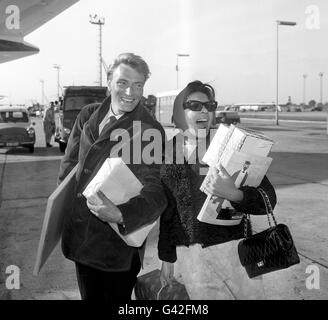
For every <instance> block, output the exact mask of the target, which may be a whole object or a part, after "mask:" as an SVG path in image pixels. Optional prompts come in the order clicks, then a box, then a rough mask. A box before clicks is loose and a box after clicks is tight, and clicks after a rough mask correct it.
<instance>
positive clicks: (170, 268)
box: [160, 261, 174, 287]
mask: <svg viewBox="0 0 328 320" xmlns="http://www.w3.org/2000/svg"><path fill="white" fill-rule="evenodd" d="M173 275H174V263H171V262H166V261H163V262H162V269H161V274H160V281H161V284H162V287H165V286H167V285H171V284H172V282H173Z"/></svg>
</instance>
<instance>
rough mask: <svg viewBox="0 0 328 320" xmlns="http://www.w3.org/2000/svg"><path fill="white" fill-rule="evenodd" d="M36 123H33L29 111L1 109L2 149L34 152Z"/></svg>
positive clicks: (0, 140) (19, 108) (0, 145)
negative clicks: (15, 148) (21, 149)
mask: <svg viewBox="0 0 328 320" xmlns="http://www.w3.org/2000/svg"><path fill="white" fill-rule="evenodd" d="M33 126H35V122H33V123H31V120H30V116H29V114H28V111H27V109H25V108H22V107H13V106H10V107H0V147H25V148H28V149H29V151H30V152H31V153H33V152H34V144H35V129H34V128H33Z"/></svg>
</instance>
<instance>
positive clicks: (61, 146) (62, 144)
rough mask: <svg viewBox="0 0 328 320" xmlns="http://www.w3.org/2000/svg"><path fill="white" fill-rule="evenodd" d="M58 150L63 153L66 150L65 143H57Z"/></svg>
mask: <svg viewBox="0 0 328 320" xmlns="http://www.w3.org/2000/svg"><path fill="white" fill-rule="evenodd" d="M59 150H60V151H61V152H65V150H66V143H59Z"/></svg>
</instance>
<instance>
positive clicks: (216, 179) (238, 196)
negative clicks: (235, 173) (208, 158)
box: [205, 164, 244, 202]
mask: <svg viewBox="0 0 328 320" xmlns="http://www.w3.org/2000/svg"><path fill="white" fill-rule="evenodd" d="M209 173H210V174H209V176H208V178H207V182H206V184H205V185H206V190H207V191H208V192H210V193H211V194H213V195H216V196H218V197H221V198H223V199H227V200H229V201H233V202H239V201H241V200H243V197H244V194H243V192H242V191H241V190H239V189H238V188H237V187H236V186H235V182H234V181H233V180H232V178H231V176H230V175H229V173H228V172H227V171H226V169H225V168H224V167H223V166H222V165H221V164H220V167H219V170H218V169H217V168H214V167H210V169H209Z"/></svg>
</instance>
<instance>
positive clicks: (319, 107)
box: [310, 106, 323, 111]
mask: <svg viewBox="0 0 328 320" xmlns="http://www.w3.org/2000/svg"><path fill="white" fill-rule="evenodd" d="M322 110H323V108H322V106H316V107H313V108H311V109H310V111H322Z"/></svg>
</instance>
